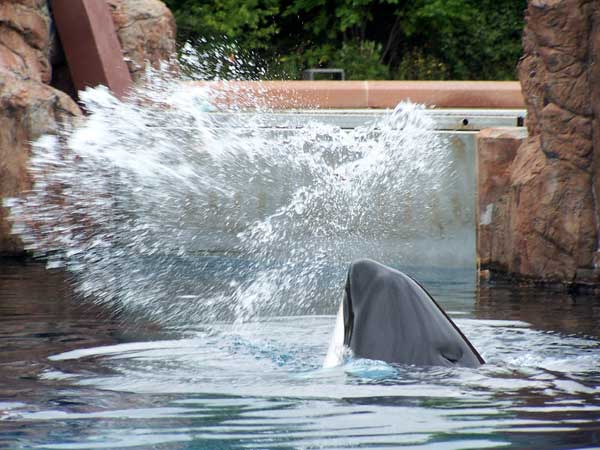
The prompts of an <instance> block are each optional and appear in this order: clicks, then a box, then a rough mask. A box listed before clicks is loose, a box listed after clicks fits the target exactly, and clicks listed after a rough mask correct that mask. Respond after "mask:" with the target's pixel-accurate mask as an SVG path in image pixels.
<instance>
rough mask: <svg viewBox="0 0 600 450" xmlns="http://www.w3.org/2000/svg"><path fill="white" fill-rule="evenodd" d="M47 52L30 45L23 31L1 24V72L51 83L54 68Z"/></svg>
mask: <svg viewBox="0 0 600 450" xmlns="http://www.w3.org/2000/svg"><path fill="white" fill-rule="evenodd" d="M46 52H47V50H46V51H42V50H38V49H36V48H34V47H32V46H31V45H29V44H28V43H27V40H26V39H25V36H24V35H23V34H22V33H19V32H18V31H15V30H14V29H12V28H8V27H6V26H5V25H0V71H1V72H5V73H10V74H12V75H14V76H17V77H20V78H27V79H32V80H35V81H42V82H44V83H49V82H50V79H51V78H52V69H51V67H50V63H49V62H48V55H47V53H46Z"/></svg>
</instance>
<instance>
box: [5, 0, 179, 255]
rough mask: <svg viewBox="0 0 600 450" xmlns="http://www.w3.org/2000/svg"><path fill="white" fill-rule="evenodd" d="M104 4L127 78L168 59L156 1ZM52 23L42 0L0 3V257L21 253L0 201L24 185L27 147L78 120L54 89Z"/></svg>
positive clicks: (61, 82) (169, 23)
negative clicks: (116, 38)
mask: <svg viewBox="0 0 600 450" xmlns="http://www.w3.org/2000/svg"><path fill="white" fill-rule="evenodd" d="M98 1H100V0H98ZM106 1H107V2H108V5H109V7H110V10H111V13H112V18H113V22H114V24H115V29H116V30H117V34H118V37H119V40H120V42H121V46H122V48H123V54H124V58H126V60H127V62H128V66H129V69H130V71H131V74H132V77H133V78H134V80H137V79H139V78H140V77H141V74H142V73H143V71H142V69H143V68H144V66H145V63H146V62H149V63H150V64H151V65H152V66H154V67H158V66H159V64H160V61H161V60H163V59H165V60H168V59H170V58H171V57H172V55H173V54H174V51H175V22H174V20H173V16H172V14H171V13H170V11H169V10H168V9H167V8H166V7H165V6H164V4H163V3H162V2H160V1H158V0H106ZM52 25H53V24H52V19H51V17H50V12H49V9H48V1H47V0H0V255H20V254H23V253H24V249H23V244H22V243H21V242H20V241H19V239H18V238H17V237H15V236H14V235H11V233H10V224H9V223H8V221H7V220H6V217H7V214H8V211H7V210H6V209H5V208H2V203H1V201H2V199H3V198H7V197H12V196H17V195H19V194H20V193H21V192H22V191H24V190H27V189H28V188H29V187H31V179H30V175H29V174H28V172H27V164H28V159H29V153H30V142H31V141H34V140H36V139H37V138H39V137H40V136H42V135H44V134H51V133H55V132H56V131H57V129H58V127H59V125H60V124H62V123H65V122H72V121H73V119H74V118H75V117H76V116H79V115H81V110H80V109H79V107H78V106H77V104H76V103H75V102H74V101H73V100H72V99H71V98H70V97H69V95H66V94H65V93H64V92H62V91H61V90H59V89H63V90H64V91H67V92H69V90H70V89H71V88H70V86H71V81H70V78H69V74H68V71H67V70H65V69H66V66H65V65H64V57H63V54H62V51H61V48H60V43H59V41H58V40H57V38H56V36H55V34H54V32H53V26H52ZM53 69H54V70H53ZM53 72H54V73H53ZM49 83H52V86H54V87H51V86H49V85H48V84H49ZM55 87H58V88H59V89H55ZM69 93H70V94H74V92H69Z"/></svg>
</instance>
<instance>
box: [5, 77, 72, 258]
mask: <svg viewBox="0 0 600 450" xmlns="http://www.w3.org/2000/svg"><path fill="white" fill-rule="evenodd" d="M79 115H81V111H80V109H79V107H78V106H77V104H76V103H75V102H74V101H73V100H71V98H70V97H69V96H68V95H66V94H65V93H63V92H60V91H58V90H57V89H54V88H52V87H50V86H48V85H46V84H43V83H39V82H37V81H33V80H23V79H18V78H15V77H12V76H10V75H0V199H1V198H6V197H12V196H16V195H19V193H20V192H22V191H24V190H26V189H29V188H30V187H31V179H30V176H29V174H28V171H27V163H28V159H29V152H30V144H29V143H30V142H31V141H33V140H35V139H37V138H38V137H40V136H42V135H44V134H51V133H55V132H56V130H57V128H58V125H59V124H63V123H65V122H72V121H73V119H74V118H75V117H77V116H79ZM7 214H8V211H7V210H6V209H5V208H0V255H19V254H21V253H23V245H22V243H21V242H20V240H19V239H18V238H17V237H16V236H14V235H11V234H10V224H9V223H8V221H7V220H6V216H7Z"/></svg>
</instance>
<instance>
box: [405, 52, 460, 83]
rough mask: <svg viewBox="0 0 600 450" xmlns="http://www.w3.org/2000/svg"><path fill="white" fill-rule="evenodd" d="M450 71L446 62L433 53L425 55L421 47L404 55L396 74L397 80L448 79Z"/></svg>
mask: <svg viewBox="0 0 600 450" xmlns="http://www.w3.org/2000/svg"><path fill="white" fill-rule="evenodd" d="M449 73H450V71H449V70H448V67H447V66H446V64H444V63H443V62H442V61H440V60H439V59H437V58H436V57H435V56H432V55H425V54H423V52H422V51H421V50H419V49H415V50H412V51H410V52H407V53H405V54H404V55H403V56H402V60H401V61H400V64H399V65H398V69H397V70H396V72H395V74H394V78H395V79H397V80H448V79H449V78H450V77H449Z"/></svg>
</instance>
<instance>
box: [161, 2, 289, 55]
mask: <svg viewBox="0 0 600 450" xmlns="http://www.w3.org/2000/svg"><path fill="white" fill-rule="evenodd" d="M164 1H165V3H166V4H167V6H168V7H169V8H171V11H173V14H174V15H175V20H176V22H177V28H178V33H179V36H178V37H179V39H181V40H184V41H187V40H189V39H193V38H198V37H215V36H216V37H222V36H227V37H228V38H230V39H234V40H240V41H241V40H243V41H244V44H245V47H246V48H268V47H269V46H270V44H271V42H270V39H271V38H272V37H273V36H274V35H276V33H277V32H278V31H279V29H278V27H277V23H276V22H275V21H274V20H273V18H274V17H275V16H277V14H279V12H280V11H279V7H280V5H279V0H243V1H239V0H218V1H211V0H164Z"/></svg>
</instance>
